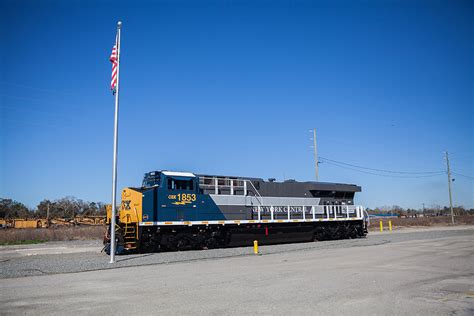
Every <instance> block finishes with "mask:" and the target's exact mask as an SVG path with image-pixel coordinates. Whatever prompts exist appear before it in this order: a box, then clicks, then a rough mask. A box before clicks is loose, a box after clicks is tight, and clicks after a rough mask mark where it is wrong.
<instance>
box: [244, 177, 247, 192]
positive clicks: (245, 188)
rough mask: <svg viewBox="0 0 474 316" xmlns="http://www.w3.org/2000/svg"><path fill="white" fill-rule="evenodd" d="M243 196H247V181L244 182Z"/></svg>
mask: <svg viewBox="0 0 474 316" xmlns="http://www.w3.org/2000/svg"><path fill="white" fill-rule="evenodd" d="M244 196H247V180H244Z"/></svg>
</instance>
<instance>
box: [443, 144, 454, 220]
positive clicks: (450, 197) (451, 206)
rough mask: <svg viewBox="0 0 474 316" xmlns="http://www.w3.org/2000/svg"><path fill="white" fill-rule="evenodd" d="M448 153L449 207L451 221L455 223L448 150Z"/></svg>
mask: <svg viewBox="0 0 474 316" xmlns="http://www.w3.org/2000/svg"><path fill="white" fill-rule="evenodd" d="M445 154H446V166H447V168H448V190H449V208H450V209H451V223H452V224H453V225H454V211H453V197H452V194H451V168H450V166H449V156H448V152H447V151H446V152H445Z"/></svg>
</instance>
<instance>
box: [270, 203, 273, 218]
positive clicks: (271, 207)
mask: <svg viewBox="0 0 474 316" xmlns="http://www.w3.org/2000/svg"><path fill="white" fill-rule="evenodd" d="M270 216H271V217H270V218H271V220H272V221H273V206H270Z"/></svg>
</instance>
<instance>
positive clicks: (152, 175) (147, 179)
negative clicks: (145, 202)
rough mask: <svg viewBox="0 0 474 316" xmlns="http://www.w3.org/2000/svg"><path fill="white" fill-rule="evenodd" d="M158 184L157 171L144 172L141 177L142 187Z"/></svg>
mask: <svg viewBox="0 0 474 316" xmlns="http://www.w3.org/2000/svg"><path fill="white" fill-rule="evenodd" d="M159 185H160V173H159V172H149V173H145V176H144V177H143V183H142V187H144V188H148V187H153V186H159Z"/></svg>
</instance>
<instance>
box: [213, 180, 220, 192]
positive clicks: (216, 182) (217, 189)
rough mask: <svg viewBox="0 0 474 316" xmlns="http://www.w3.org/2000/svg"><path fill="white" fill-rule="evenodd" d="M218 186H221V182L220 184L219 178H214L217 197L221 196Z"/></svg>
mask: <svg viewBox="0 0 474 316" xmlns="http://www.w3.org/2000/svg"><path fill="white" fill-rule="evenodd" d="M218 184H219V182H218V180H217V178H214V194H216V195H217V194H219V188H218Z"/></svg>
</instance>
